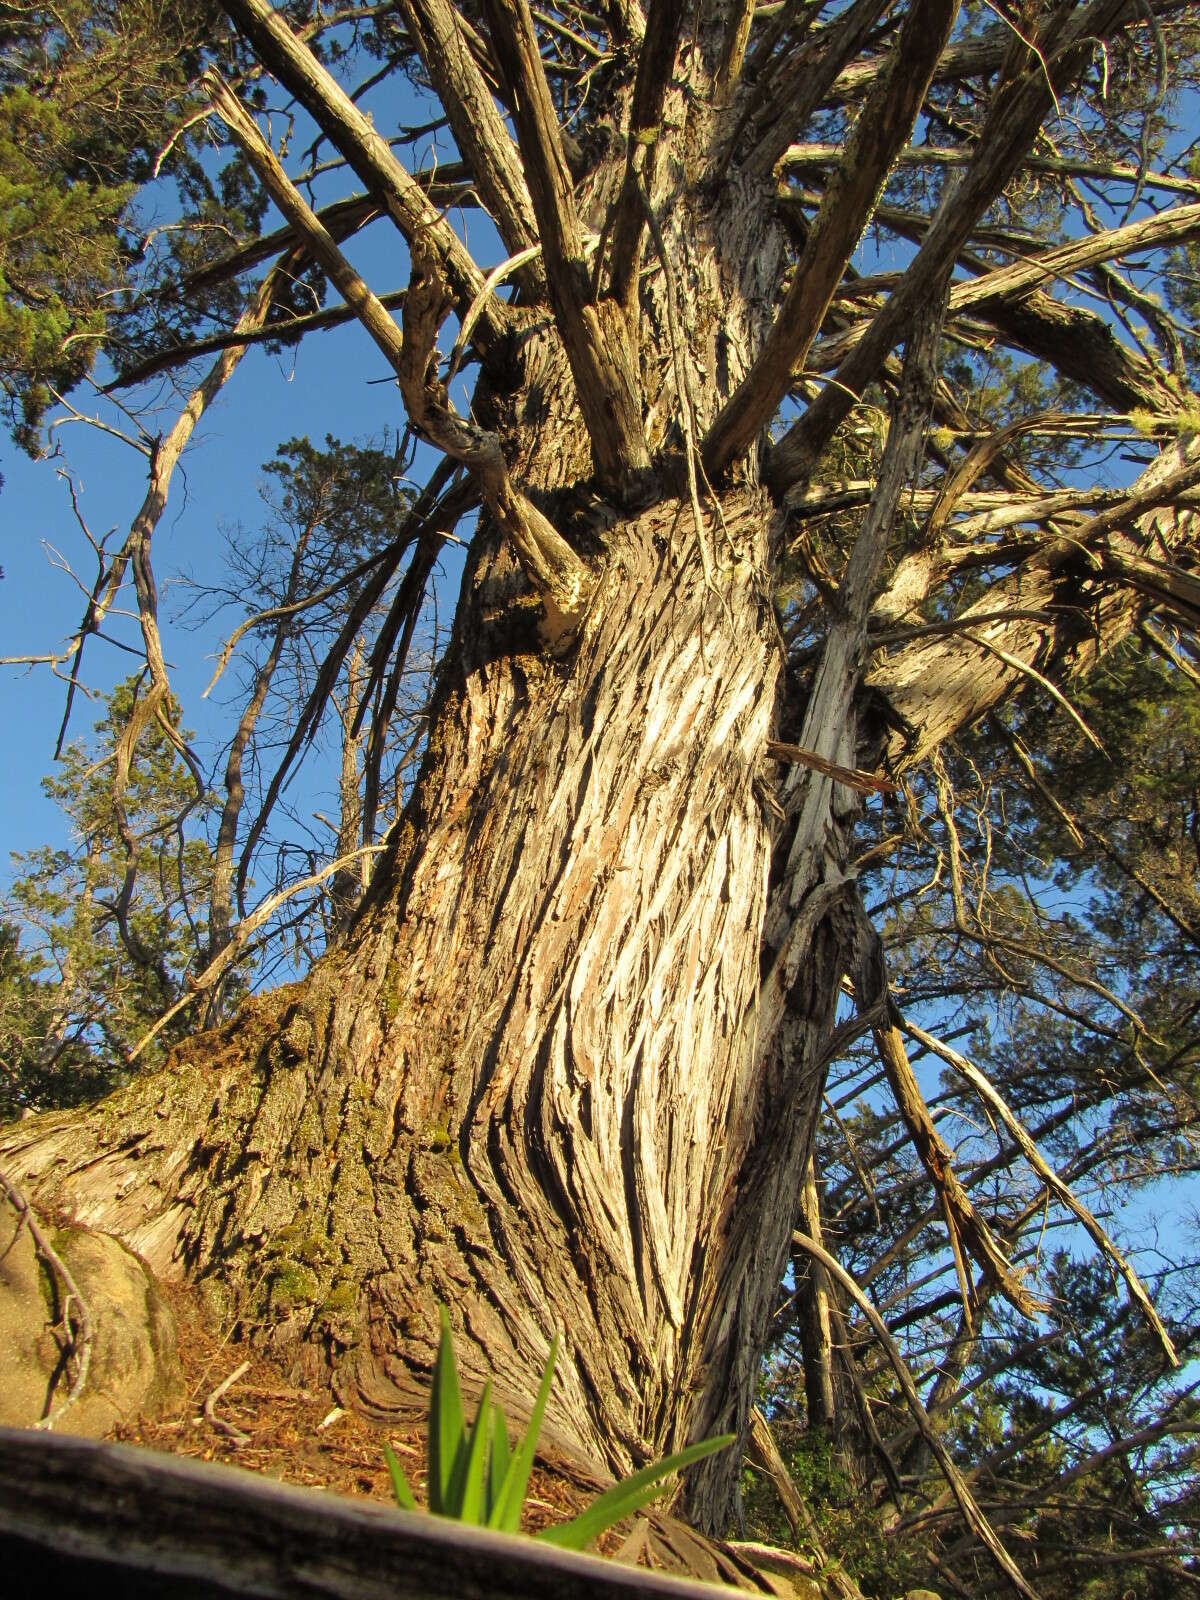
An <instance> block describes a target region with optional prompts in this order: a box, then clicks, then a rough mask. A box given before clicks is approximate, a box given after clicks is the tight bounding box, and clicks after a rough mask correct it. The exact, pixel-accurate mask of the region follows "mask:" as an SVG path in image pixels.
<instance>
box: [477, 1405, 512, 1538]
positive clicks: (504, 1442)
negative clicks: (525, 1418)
mask: <svg viewBox="0 0 1200 1600" xmlns="http://www.w3.org/2000/svg"><path fill="white" fill-rule="evenodd" d="M492 1416H493V1419H494V1420H493V1423H492V1448H491V1450H490V1451H489V1452H488V1470H487V1485H486V1489H487V1493H486V1503H485V1505H484V1512H483V1520H484V1521H485V1522H486V1523H487V1525H488V1527H489V1528H490V1527H491V1526H492V1512H493V1511H494V1510H495V1509H496V1507H497V1505H499V1503H500V1491H501V1490H502V1489H503V1487H504V1475H505V1473H506V1472H507V1471H508V1462H509V1453H508V1424H507V1423H506V1421H505V1418H504V1407H503V1406H502V1405H500V1403H499V1402H498V1401H497V1403H496V1404H495V1405H494V1406H493V1407H492Z"/></svg>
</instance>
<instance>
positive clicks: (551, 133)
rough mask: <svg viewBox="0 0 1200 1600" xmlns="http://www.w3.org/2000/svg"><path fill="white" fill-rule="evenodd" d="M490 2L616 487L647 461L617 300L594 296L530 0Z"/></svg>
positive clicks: (580, 376) (601, 467) (572, 338)
mask: <svg viewBox="0 0 1200 1600" xmlns="http://www.w3.org/2000/svg"><path fill="white" fill-rule="evenodd" d="M484 11H485V13H486V14H487V17H488V22H489V26H490V29H491V34H492V43H493V47H494V50H495V54H496V60H497V63H498V65H499V67H500V71H501V74H502V76H503V78H504V82H505V85H506V88H507V90H508V95H509V99H510V101H511V103H512V107H513V117H514V120H515V122H516V126H517V139H518V142H519V144H520V148H521V155H522V157H523V158H524V163H525V176H526V181H527V182H528V184H529V190H530V194H531V196H532V199H533V209H534V213H535V215H536V217H537V225H538V233H539V235H540V237H541V241H542V258H543V260H544V261H545V264H546V280H547V283H548V285H549V289H550V298H551V301H552V302H553V305H554V314H555V319H556V321H557V323H558V327H559V332H560V333H561V334H562V338H563V343H564V345H565V346H566V351H567V358H568V360H569V361H570V363H571V371H572V373H573V375H574V378H575V389H576V393H577V395H578V399H579V408H580V411H581V412H582V413H583V417H584V421H585V423H586V424H587V430H588V435H589V437H590V439H591V442H592V450H593V452H594V454H595V458H596V467H597V469H598V471H599V473H600V475H601V476H602V477H603V478H604V480H605V481H606V483H607V484H608V485H609V486H610V487H612V488H614V489H616V490H618V491H620V489H621V487H622V486H623V485H624V484H625V483H626V482H627V480H628V479H629V478H630V476H631V475H632V474H634V473H636V472H638V471H641V470H643V469H644V468H646V467H648V466H649V464H650V455H649V451H648V450H647V448H646V439H645V435H644V433H643V432H642V418H641V399H640V394H641V385H640V383H639V381H638V375H637V369H636V366H635V364H634V359H633V354H632V351H631V349H630V345H629V335H628V332H627V330H626V327H625V321H624V318H623V316H622V314H621V312H620V310H619V309H618V308H617V306H616V305H615V304H614V303H612V302H611V301H601V302H600V303H599V304H593V303H592V299H591V288H590V283H589V275H588V271H587V265H586V261H585V259H584V256H585V252H584V238H583V229H582V227H581V225H580V222H579V217H578V215H577V214H576V210H575V198H574V186H573V183H572V179H571V174H570V171H569V169H568V167H567V161H566V156H565V155H564V154H563V148H562V140H561V138H560V136H559V131H558V118H557V117H556V116H555V112H554V106H553V103H552V102H551V99H550V90H549V88H548V87H547V84H546V75H545V72H544V71H543V69H542V60H541V56H540V55H539V53H538V45H537V35H536V33H535V31H534V26H533V18H532V17H531V16H530V14H529V7H528V5H527V4H526V0H484Z"/></svg>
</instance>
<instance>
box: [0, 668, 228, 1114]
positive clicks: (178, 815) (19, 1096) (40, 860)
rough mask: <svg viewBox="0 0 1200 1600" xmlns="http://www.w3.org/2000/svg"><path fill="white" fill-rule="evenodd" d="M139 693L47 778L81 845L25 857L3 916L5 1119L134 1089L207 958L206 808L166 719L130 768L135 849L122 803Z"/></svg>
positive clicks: (167, 1037)
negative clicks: (113, 774) (116, 797)
mask: <svg viewBox="0 0 1200 1600" xmlns="http://www.w3.org/2000/svg"><path fill="white" fill-rule="evenodd" d="M136 693H137V680H136V679H131V680H128V681H127V682H125V683H122V684H119V685H118V686H117V688H116V689H115V690H114V691H113V693H112V695H111V696H110V697H109V701H108V705H107V709H106V713H105V715H104V717H102V718H101V719H100V721H98V722H97V723H96V725H95V733H96V735H97V738H96V740H95V741H94V742H93V743H92V744H91V745H87V746H85V745H84V744H83V743H75V744H72V745H70V746H69V747H68V748H67V750H66V751H65V752H64V754H63V757H62V760H61V763H60V766H59V770H58V771H57V772H56V773H55V774H54V776H53V777H49V778H46V779H45V780H44V782H43V788H44V790H45V792H46V794H47V795H49V797H50V798H51V799H52V800H54V801H56V802H57V803H58V805H59V806H60V807H61V808H62V810H63V812H64V813H65V815H66V817H67V819H68V821H69V823H70V827H71V836H72V837H71V844H70V846H69V847H68V848H65V849H52V848H50V847H49V846H43V847H41V848H40V849H37V850H33V851H30V852H28V853H27V854H24V855H14V857H13V860H14V863H15V865H16V867H17V871H18V875H17V877H16V880H15V882H14V883H13V886H12V888H11V890H10V891H9V893H8V895H7V896H6V898H5V902H4V904H3V905H2V906H0V914H2V916H3V922H2V923H0V929H2V930H3V932H2V934H0V1048H2V1049H3V1056H2V1057H0V1065H2V1068H3V1079H2V1081H0V1119H2V1118H6V1117H10V1116H14V1115H19V1114H20V1113H21V1111H23V1110H25V1109H28V1108H32V1109H47V1108H49V1107H52V1106H64V1105H74V1104H78V1103H79V1102H81V1101H86V1100H91V1099H95V1098H96V1097H97V1096H99V1095H100V1094H102V1093H105V1092H106V1091H107V1090H108V1089H110V1088H113V1087H115V1086H116V1085H117V1084H118V1083H120V1082H122V1081H123V1080H124V1078H125V1076H126V1074H127V1067H126V1063H125V1057H126V1054H127V1052H128V1051H129V1050H130V1049H131V1048H132V1046H133V1045H134V1044H135V1043H137V1041H138V1040H139V1039H140V1038H141V1037H142V1035H143V1034H144V1033H145V1032H146V1030H147V1028H149V1027H150V1025H151V1024H152V1023H153V1022H154V1021H156V1020H157V1018H158V1017H160V1016H161V1015H162V1013H163V1011H164V1010H166V1009H167V1007H168V1006H170V1005H171V1004H172V1003H173V1001H174V1000H176V999H177V998H178V996H179V994H180V993H181V992H182V987H183V983H184V979H185V975H186V973H187V971H188V969H189V967H191V966H193V965H195V964H196V963H197V961H198V959H199V953H200V952H201V951H202V950H203V948H204V938H205V931H206V929H205V920H204V916H203V914H202V913H201V912H200V911H199V910H198V909H197V908H198V906H199V905H200V904H202V903H203V901H204V898H205V896H206V894H207V891H208V886H209V882H210V880H211V873H212V860H211V856H210V853H209V849H208V845H207V844H206V842H205V841H204V839H203V838H202V837H199V836H197V831H196V826H195V823H196V820H197V815H198V812H199V811H200V800H199V797H198V795H197V790H196V785H195V782H194V780H193V778H192V775H191V774H190V773H189V772H188V771H187V769H186V767H185V765H184V763H183V761H182V760H181V758H180V756H179V754H178V752H177V751H176V749H175V747H174V745H173V744H172V743H171V741H170V740H169V739H168V738H167V736H166V734H165V732H164V731H163V729H162V727H161V726H160V725H159V724H158V723H153V724H152V725H151V727H150V728H149V729H148V730H147V732H146V734H145V735H144V737H143V738H142V740H141V742H140V744H139V747H138V751H137V755H136V757H135V759H134V762H133V764H132V767H131V770H130V775H129V784H128V789H127V792H126V796H125V813H126V816H125V825H126V837H127V839H128V841H129V844H128V845H127V843H126V838H123V837H122V829H121V825H120V822H119V819H118V816H117V813H116V809H115V807H114V805H113V801H112V794H111V787H110V771H111V756H112V750H113V747H114V745H115V743H116V740H117V739H118V738H119V736H120V733H121V730H122V729H123V728H124V726H125V724H126V722H127V720H128V717H129V713H130V711H131V709H132V706H133V703H134V698H135V695H136ZM177 713H178V707H177V706H175V705H174V704H172V705H171V706H170V708H169V715H171V716H172V717H174V716H176V715H177ZM129 845H131V846H132V852H131V850H130V848H129ZM188 1026H189V1021H188V1019H187V1018H186V1016H185V1017H184V1018H182V1019H181V1023H180V1028H179V1029H178V1030H175V1029H172V1028H171V1027H168V1028H167V1029H166V1030H165V1031H164V1033H163V1034H162V1035H160V1037H159V1039H158V1040H156V1041H155V1044H154V1045H153V1046H152V1047H151V1048H150V1049H149V1050H148V1051H147V1052H146V1053H145V1057H144V1058H143V1060H142V1062H141V1064H142V1065H145V1066H149V1065H153V1064H154V1063H155V1062H157V1061H159V1060H161V1059H162V1054H163V1052H164V1050H165V1049H166V1048H168V1047H169V1045H170V1043H172V1042H173V1041H174V1039H175V1038H176V1037H177V1036H179V1033H180V1032H186V1031H187V1028H188Z"/></svg>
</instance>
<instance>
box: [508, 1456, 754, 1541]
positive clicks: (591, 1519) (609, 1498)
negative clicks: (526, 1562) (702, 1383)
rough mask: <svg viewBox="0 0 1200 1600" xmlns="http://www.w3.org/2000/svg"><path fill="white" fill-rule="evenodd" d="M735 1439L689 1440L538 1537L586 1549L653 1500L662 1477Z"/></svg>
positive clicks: (660, 1490) (687, 1465)
mask: <svg viewBox="0 0 1200 1600" xmlns="http://www.w3.org/2000/svg"><path fill="white" fill-rule="evenodd" d="M732 1443H733V1434H731V1433H722V1434H719V1435H718V1436H717V1437H716V1438H715V1439H702V1440H701V1441H700V1442H699V1444H690V1445H688V1447H687V1449H686V1450H679V1451H677V1452H676V1454H675V1455H673V1456H667V1457H666V1458H665V1459H664V1460H662V1461H655V1462H652V1463H651V1465H650V1466H648V1467H643V1468H642V1470H641V1471H640V1472H635V1473H633V1474H632V1475H631V1476H630V1477H628V1478H622V1480H621V1482H620V1483H617V1484H614V1485H613V1487H612V1488H611V1489H609V1490H607V1491H606V1492H605V1493H604V1494H602V1495H601V1496H600V1498H599V1499H598V1500H594V1501H593V1502H592V1504H591V1505H590V1506H589V1507H588V1508H587V1510H586V1511H581V1512H580V1514H579V1515H578V1516H577V1517H576V1518H575V1519H574V1521H572V1522H560V1523H556V1524H555V1526H554V1527H551V1528H543V1529H542V1531H541V1533H539V1534H538V1536H537V1537H538V1538H539V1539H544V1540H545V1541H546V1543H547V1544H553V1545H558V1546H559V1548H560V1549H563V1550H583V1549H585V1548H586V1547H587V1546H588V1545H589V1544H591V1542H592V1540H593V1539H596V1538H598V1537H599V1536H600V1534H602V1533H603V1532H604V1530H605V1529H606V1528H611V1527H612V1525H613V1523H614V1522H620V1521H621V1519H622V1517H628V1516H631V1515H632V1514H633V1512H635V1511H637V1510H639V1509H640V1507H642V1506H644V1505H645V1504H646V1503H647V1501H650V1500H653V1499H654V1498H655V1497H656V1496H657V1495H658V1494H660V1493H661V1492H662V1485H663V1480H664V1479H665V1478H669V1477H670V1476H671V1474H672V1473H673V1472H679V1471H680V1470H681V1469H682V1468H684V1467H690V1466H691V1465H692V1463H693V1462H695V1461H700V1460H703V1458H704V1457H705V1456H711V1455H713V1454H714V1453H715V1452H716V1451H718V1450H724V1449H725V1448H726V1446H727V1445H731V1444H732Z"/></svg>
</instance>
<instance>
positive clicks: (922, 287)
mask: <svg viewBox="0 0 1200 1600" xmlns="http://www.w3.org/2000/svg"><path fill="white" fill-rule="evenodd" d="M1125 15H1126V4H1125V0H1092V4H1091V5H1090V6H1088V7H1086V8H1085V9H1084V10H1082V11H1080V12H1078V13H1077V14H1076V15H1074V16H1073V17H1072V18H1071V19H1070V20H1069V21H1068V22H1067V24H1066V25H1065V27H1063V29H1062V32H1061V35H1060V37H1059V40H1058V42H1057V45H1056V48H1055V49H1054V50H1053V52H1052V54H1051V55H1050V56H1049V57H1047V58H1046V60H1047V64H1046V67H1045V68H1044V67H1043V63H1042V61H1041V60H1040V59H1039V60H1038V62H1037V63H1036V64H1035V65H1034V66H1032V67H1028V68H1026V70H1025V71H1024V73H1022V74H1021V75H1020V76H1019V77H1018V78H1017V79H1016V80H1015V81H1010V82H1005V83H1002V85H1001V87H1000V88H999V90H998V91H997V93H996V94H995V96H994V97H993V101H992V105H991V108H990V110H989V112H988V116H987V118H986V119H985V122H984V125H983V127H982V129H981V130H980V134H979V139H978V141H977V145H976V151H975V158H974V160H973V161H972V163H971V165H970V167H969V168H968V169H967V171H966V172H965V173H964V174H963V177H962V179H961V180H960V182H959V183H958V184H957V186H956V187H955V188H954V189H953V190H952V191H951V192H950V193H949V194H948V195H947V197H946V199H945V200H943V203H942V205H941V208H940V209H939V211H938V214H937V216H936V217H935V219H934V222H933V225H932V226H931V227H930V229H929V232H928V233H927V234H926V236H925V241H924V243H923V244H922V245H921V248H920V250H918V252H917V255H916V258H915V259H914V261H913V262H912V264H911V265H910V266H909V268H908V270H907V271H906V272H905V274H904V276H903V278H902V279H901V281H900V283H899V284H898V285H897V287H896V288H895V290H894V291H893V292H892V294H891V295H890V296H889V297H888V300H887V303H886V304H885V305H884V307H883V309H882V310H881V311H880V312H879V313H878V315H877V316H876V317H875V319H874V321H873V322H872V323H871V325H870V327H869V328H868V329H867V331H866V333H865V335H864V336H863V338H862V339H861V341H860V342H859V343H858V344H857V346H856V347H855V349H854V350H852V351H851V353H850V355H849V356H847V357H846V359H845V360H844V361H843V362H842V363H841V365H840V366H839V367H838V370H837V373H836V376H835V381H834V382H832V383H829V384H827V385H826V386H825V388H824V389H823V390H822V391H821V393H820V394H819V395H818V397H817V399H816V400H814V402H813V403H812V405H811V406H810V407H809V408H808V411H807V412H806V413H805V415H804V416H802V417H801V418H800V420H799V421H798V422H797V423H795V424H794V425H793V427H792V428H791V429H790V430H789V431H788V433H787V434H785V435H784V437H783V439H782V440H780V442H779V443H778V444H777V445H776V446H775V447H774V448H773V449H772V451H771V453H770V458H769V460H768V463H767V473H768V478H769V481H770V483H771V486H772V488H773V489H774V490H775V491H776V493H780V494H782V493H783V492H785V491H786V490H787V489H788V488H789V487H790V486H791V485H792V484H793V483H795V482H797V481H799V480H800V479H803V478H807V476H808V475H809V474H810V473H811V471H812V468H813V465H814V464H815V462H816V460H817V457H818V456H819V455H820V453H821V451H822V450H823V449H824V447H825V445H826V444H827V443H828V442H829V439H830V438H831V437H832V435H833V432H834V430H835V428H836V427H837V426H838V424H839V423H840V422H841V421H842V419H843V418H844V417H845V416H846V415H847V413H848V412H849V411H850V410H851V409H852V407H853V406H854V405H855V404H856V403H857V401H858V400H859V398H860V397H861V395H862V393H863V391H864V390H865V388H866V386H867V384H868V383H869V382H870V381H871V379H872V378H873V377H874V376H875V374H876V372H878V370H879V367H880V365H881V364H882V362H883V359H884V357H885V356H886V355H887V353H888V351H889V350H890V349H891V348H892V347H893V345H895V344H896V343H897V342H898V341H899V339H901V338H902V337H903V335H904V330H905V329H906V327H907V326H908V324H909V322H910V321H911V319H912V318H913V316H915V315H916V312H917V309H918V308H919V306H920V305H921V304H922V303H923V301H924V299H925V298H926V296H927V295H928V294H929V293H930V292H931V290H932V288H933V286H934V285H935V284H937V283H940V282H941V281H942V279H943V277H944V276H945V274H946V273H948V272H949V271H950V269H951V267H952V265H953V263H954V262H955V260H956V259H957V257H958V254H959V252H960V250H961V249H962V247H963V245H964V244H965V242H966V240H967V238H968V236H969V234H970V232H971V230H972V228H973V227H974V226H975V223H976V221H977V219H978V218H979V216H980V215H981V214H982V213H983V211H984V209H985V208H986V207H987V206H988V205H989V204H990V203H991V201H992V200H993V199H994V198H995V196H996V195H997V194H998V193H999V192H1000V191H1001V189H1003V187H1004V185H1005V184H1006V183H1007V182H1008V180H1009V179H1010V178H1011V176H1012V175H1013V173H1014V172H1015V171H1016V170H1017V168H1018V167H1019V165H1020V163H1021V160H1022V159H1023V157H1024V154H1025V152H1026V150H1027V149H1028V148H1029V146H1030V145H1031V144H1032V143H1033V141H1034V139H1035V138H1036V136H1037V132H1038V129H1039V128H1040V127H1041V125H1042V122H1043V121H1044V119H1045V117H1046V114H1047V112H1048V111H1049V110H1050V108H1051V106H1052V105H1053V103H1054V97H1055V94H1056V93H1057V92H1061V91H1062V90H1064V89H1065V88H1066V86H1067V85H1068V84H1069V83H1070V82H1071V81H1073V79H1074V77H1075V76H1076V75H1077V74H1078V73H1080V72H1081V71H1083V70H1084V69H1085V68H1086V66H1087V65H1088V64H1089V63H1090V61H1091V60H1092V55H1093V52H1094V48H1095V42H1096V40H1097V39H1103V38H1104V37H1105V35H1106V34H1107V33H1108V32H1109V31H1111V30H1112V29H1113V28H1114V27H1115V26H1117V25H1118V24H1119V23H1120V22H1121V21H1122V20H1123V19H1124V17H1125Z"/></svg>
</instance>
